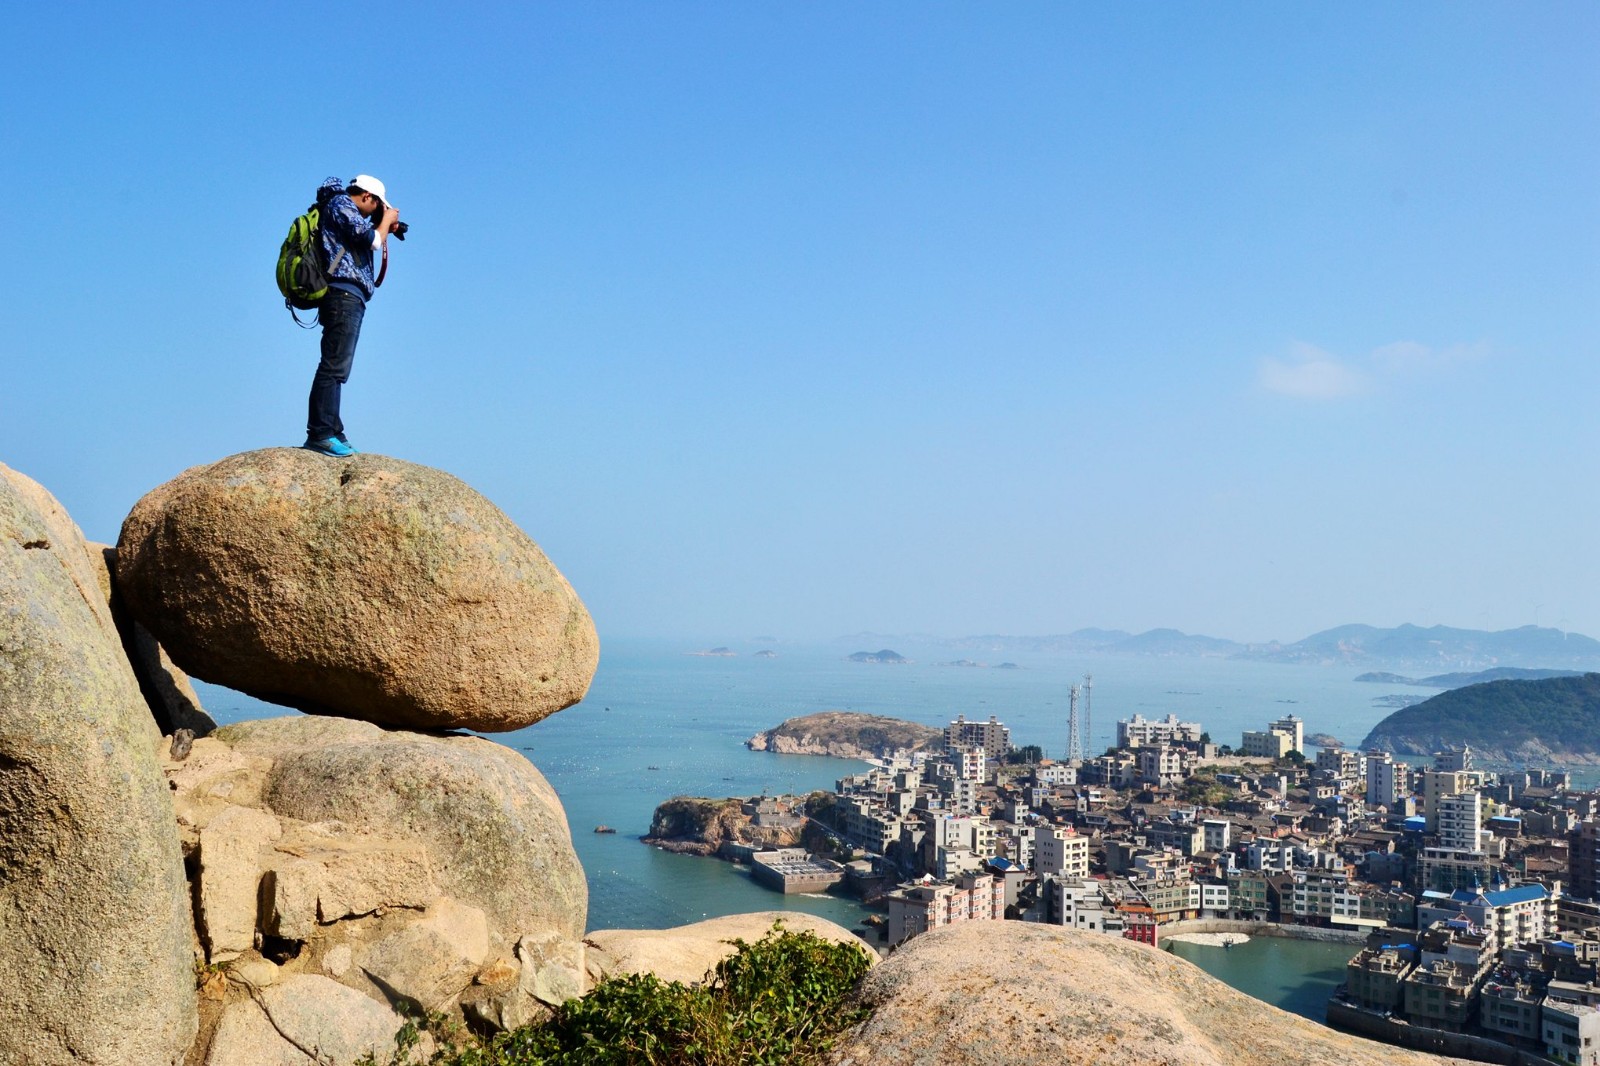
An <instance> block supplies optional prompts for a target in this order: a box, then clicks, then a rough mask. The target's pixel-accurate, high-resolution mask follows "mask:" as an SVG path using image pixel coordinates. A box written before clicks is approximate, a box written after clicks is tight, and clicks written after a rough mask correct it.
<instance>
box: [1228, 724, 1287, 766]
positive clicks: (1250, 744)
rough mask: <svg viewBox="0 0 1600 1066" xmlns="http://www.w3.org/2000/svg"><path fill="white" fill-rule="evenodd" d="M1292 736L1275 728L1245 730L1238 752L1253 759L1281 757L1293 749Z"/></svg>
mask: <svg viewBox="0 0 1600 1066" xmlns="http://www.w3.org/2000/svg"><path fill="white" fill-rule="evenodd" d="M1293 744H1294V738H1293V737H1291V736H1290V735H1289V734H1287V733H1280V732H1278V731H1277V730H1275V729H1264V730H1261V731H1259V732H1256V731H1252V730H1248V729H1247V730H1245V732H1244V739H1243V740H1241V741H1240V742H1239V753H1240V754H1241V755H1244V756H1245V757H1247V758H1253V759H1281V758H1283V757H1284V756H1286V755H1288V754H1289V752H1290V751H1291V750H1293V748H1292V745H1293Z"/></svg>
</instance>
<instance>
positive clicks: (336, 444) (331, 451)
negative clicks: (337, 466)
mask: <svg viewBox="0 0 1600 1066" xmlns="http://www.w3.org/2000/svg"><path fill="white" fill-rule="evenodd" d="M301 447H303V448H305V449H306V450H307V451H312V452H321V453H322V454H323V455H331V456H333V457H334V458H335V459H348V458H349V457H350V456H352V455H354V454H356V450H355V449H354V448H352V447H350V445H348V444H346V443H345V442H344V441H342V440H340V439H339V438H338V437H329V438H328V439H327V440H308V441H306V442H305V443H304V444H303V445H301Z"/></svg>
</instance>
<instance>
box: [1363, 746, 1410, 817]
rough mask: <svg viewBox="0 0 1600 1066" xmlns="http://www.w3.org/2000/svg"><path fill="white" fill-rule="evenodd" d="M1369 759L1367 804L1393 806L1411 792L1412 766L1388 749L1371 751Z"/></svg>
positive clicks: (1371, 805)
mask: <svg viewBox="0 0 1600 1066" xmlns="http://www.w3.org/2000/svg"><path fill="white" fill-rule="evenodd" d="M1366 760H1367V806H1369V807H1393V806H1394V805H1395V804H1396V803H1399V802H1400V800H1401V799H1403V798H1404V797H1405V796H1407V795H1408V794H1409V786H1408V784H1407V780H1406V778H1407V774H1408V771H1409V770H1410V767H1408V766H1406V764H1405V763H1403V762H1397V761H1395V757H1394V756H1393V755H1391V754H1390V753H1388V752H1386V751H1369V752H1367V755H1366Z"/></svg>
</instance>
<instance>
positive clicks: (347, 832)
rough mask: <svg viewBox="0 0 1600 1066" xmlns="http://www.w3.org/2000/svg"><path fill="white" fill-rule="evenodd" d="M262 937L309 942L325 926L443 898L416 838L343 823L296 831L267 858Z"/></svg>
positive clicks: (287, 834) (296, 828) (298, 827)
mask: <svg viewBox="0 0 1600 1066" xmlns="http://www.w3.org/2000/svg"><path fill="white" fill-rule="evenodd" d="M262 866H263V867H264V868H265V874H264V876H265V878H266V882H265V884H264V885H263V888H262V898H263V900H264V901H265V903H266V908H267V909H266V912H265V913H264V914H263V915H262V921H263V927H262V931H263V932H265V933H269V934H271V935H272V936H279V937H283V938H285V939H287V940H305V939H307V938H308V937H309V936H310V935H311V932H312V930H313V929H314V928H315V926H316V925H317V924H318V923H327V922H336V921H338V920H339V919H341V918H354V917H360V916H361V915H364V914H372V913H374V912H376V911H379V910H382V909H385V908H394V907H414V908H416V909H417V910H421V909H422V908H424V907H426V906H428V904H430V903H432V902H433V900H434V899H435V898H436V897H437V896H438V895H439V889H438V887H437V886H436V885H435V884H434V883H433V872H432V870H430V869H429V867H428V853H427V849H426V848H424V847H423V845H422V844H421V843H420V842H418V841H415V840H405V839H400V838H397V837H395V836H393V835H388V834H379V833H371V832H365V831H360V830H354V829H351V828H350V827H349V826H346V825H344V824H342V823H338V822H332V823H328V822H324V823H318V824H316V825H299V824H295V825H293V826H292V827H291V828H290V829H289V830H288V831H287V832H285V833H284V835H283V836H282V837H281V838H280V839H279V840H278V841H277V842H276V843H275V844H274V845H273V847H272V853H271V854H269V855H266V856H264V857H263V858H262Z"/></svg>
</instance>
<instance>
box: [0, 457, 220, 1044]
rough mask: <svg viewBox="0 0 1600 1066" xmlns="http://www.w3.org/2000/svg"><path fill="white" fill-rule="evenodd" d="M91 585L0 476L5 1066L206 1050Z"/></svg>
mask: <svg viewBox="0 0 1600 1066" xmlns="http://www.w3.org/2000/svg"><path fill="white" fill-rule="evenodd" d="M94 570H95V568H94V564H93V557H92V554H91V553H90V551H89V549H88V548H87V546H86V545H85V543H84V541H83V538H82V536H81V534H80V533H79V532H78V530H77V527H76V526H75V525H74V524H73V523H72V520H71V519H70V518H69V517H67V515H66V512H65V511H64V510H62V508H61V506H60V504H59V503H57V502H56V501H55V500H54V499H53V498H52V497H51V496H50V495H49V493H47V492H45V491H44V490H43V489H42V488H40V487H39V485H37V484H36V483H35V482H33V481H31V480H29V479H27V478H25V477H23V476H22V475H20V474H17V473H16V472H15V471H13V470H11V469H10V468H8V467H5V466H3V465H0V1061H4V1062H16V1063H28V1064H30V1066H32V1064H38V1066H48V1064H55V1063H74V1064H79V1066H81V1064H86V1063H90V1064H101V1066H125V1064H127V1063H135V1062H136V1063H141V1064H144V1063H148V1064H151V1066H159V1064H163V1063H172V1062H176V1061H178V1060H180V1059H181V1057H182V1055H183V1053H184V1051H185V1049H186V1048H187V1046H188V1044H189V1041H190V1040H191V1039H192V1037H193V1035H194V1032H195V1026H196V1010H195V997H194V976H193V969H192V965H193V954H192V950H193V949H192V945H193V932H192V928H191V920H190V914H189V899H188V894H187V886H186V884H185V882H184V875H183V864H182V858H181V855H180V853H179V846H178V837H177V832H176V830H175V828H174V825H173V815H172V803H171V800H170V799H169V798H168V795H167V789H166V787H165V785H164V783H163V782H162V780H161V775H160V773H159V771H158V769H157V763H156V742H157V741H158V740H159V734H158V733H157V731H156V728H155V724H154V722H152V720H151V718H150V713H149V711H148V709H147V708H146V707H145V704H144V700H143V699H142V698H141V697H140V695H139V689H138V684H137V682H136V681H135V680H134V677H133V673H132V670H131V669H130V668H129V666H128V662H127V659H126V658H125V657H124V656H123V653H122V648H121V644H120V641H119V640H118V637H117V633H116V627H115V625H114V624H113V622H112V620H111V613H110V609H109V608H108V606H107V604H106V601H105V597H104V596H103V595H102V594H101V592H100V588H99V583H98V579H97V578H96V577H95V573H94ZM130 1019H137V1023H136V1024H133V1023H131V1022H130Z"/></svg>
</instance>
